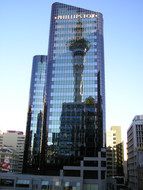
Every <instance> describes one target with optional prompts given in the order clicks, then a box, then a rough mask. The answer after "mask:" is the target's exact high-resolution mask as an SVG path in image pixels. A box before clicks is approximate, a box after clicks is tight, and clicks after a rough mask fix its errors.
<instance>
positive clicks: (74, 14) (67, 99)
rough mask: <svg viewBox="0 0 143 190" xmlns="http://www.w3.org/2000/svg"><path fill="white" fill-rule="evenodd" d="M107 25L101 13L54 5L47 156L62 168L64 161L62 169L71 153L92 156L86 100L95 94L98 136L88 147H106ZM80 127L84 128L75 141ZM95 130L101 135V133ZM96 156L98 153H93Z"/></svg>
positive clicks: (94, 123)
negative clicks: (105, 82) (105, 37)
mask: <svg viewBox="0 0 143 190" xmlns="http://www.w3.org/2000/svg"><path fill="white" fill-rule="evenodd" d="M102 27H103V18H102V14H101V13H98V12H93V11H89V10H85V9H81V8H77V7H74V6H69V5H65V4H61V3H54V4H53V6H52V14H51V26H50V38H49V51H48V68H47V79H46V80H47V82H46V95H47V96H46V104H47V105H46V106H47V117H46V126H47V131H48V133H47V142H46V143H47V152H48V153H47V155H46V156H47V162H48V163H49V165H50V164H51V163H52V164H55V165H56V168H57V165H59V167H60V169H61V168H62V167H63V165H64V164H65V165H66V164H67V163H66V162H65V163H63V165H62V163H61V159H62V157H63V156H67V160H68V164H69V158H68V155H70V156H73V157H74V156H75V155H76V156H79V157H80V160H82V157H84V156H86V153H85V152H86V151H85V150H86V147H85V142H86V140H87V139H86V138H85V131H84V135H83V137H81V136H82V135H81V131H82V130H81V128H82V127H84V128H86V129H89V123H88V122H85V121H84V122H83V120H86V119H87V118H86V117H85V115H86V111H85V110H86V108H87V106H86V103H85V102H86V100H87V99H88V98H89V97H91V98H92V99H93V100H94V106H93V107H92V108H91V110H92V109H93V110H94V111H93V116H91V118H92V117H93V118H94V119H93V123H92V125H93V126H94V127H93V129H91V130H92V132H93V133H94V137H93V138H90V141H91V142H88V143H87V145H89V144H94V148H93V150H95V149H96V147H98V149H97V150H99V149H100V148H101V147H104V146H105V89H104V52H103V28H102ZM67 108H68V109H67ZM66 110H68V111H67V112H66ZM79 110H80V111H79ZM97 110H98V111H97ZM91 115H92V114H91ZM90 127H91V126H90ZM97 129H98V130H97ZM80 130H81V131H80ZM75 131H80V132H78V134H77V137H75V139H74V140H73V136H75V134H76V133H75ZM89 131H90V130H89ZM95 131H96V133H97V134H98V135H95ZM72 133H73V135H72ZM89 133H90V132H89ZM86 134H87V133H86ZM79 136H80V137H79ZM99 137H100V139H99ZM82 138H84V140H82ZM64 139H67V140H64ZM83 141H84V142H83ZM97 141H98V142H99V144H100V145H99V144H97ZM81 142H83V144H84V147H85V149H84V151H83V150H81V149H82V148H81V147H82V145H81V144H82V143H81ZM76 149H78V151H77V152H76ZM82 151H83V152H84V153H83V152H82ZM75 152H76V153H75ZM81 152H82V153H81ZM95 154H96V153H95V151H94V152H93V153H92V155H91V156H94V155H95ZM76 156H75V157H76ZM62 160H63V159H62Z"/></svg>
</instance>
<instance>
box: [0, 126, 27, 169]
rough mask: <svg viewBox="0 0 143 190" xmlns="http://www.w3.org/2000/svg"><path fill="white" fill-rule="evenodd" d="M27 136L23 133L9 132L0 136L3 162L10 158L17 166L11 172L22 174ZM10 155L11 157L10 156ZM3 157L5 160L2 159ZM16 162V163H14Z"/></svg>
mask: <svg viewBox="0 0 143 190" xmlns="http://www.w3.org/2000/svg"><path fill="white" fill-rule="evenodd" d="M24 141H25V135H24V134H23V132H22V131H12V130H9V131H7V132H5V133H2V134H0V148H1V154H2V155H3V156H2V155H1V160H2V162H3V161H4V158H6V157H10V158H11V159H10V160H13V161H12V162H13V163H12V165H15V166H14V167H13V169H12V168H11V169H12V170H11V171H15V172H22V165H23V152H24ZM8 155H9V156H8ZM2 157H3V158H2ZM14 162H15V163H14Z"/></svg>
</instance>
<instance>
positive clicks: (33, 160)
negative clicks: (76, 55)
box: [23, 55, 47, 172]
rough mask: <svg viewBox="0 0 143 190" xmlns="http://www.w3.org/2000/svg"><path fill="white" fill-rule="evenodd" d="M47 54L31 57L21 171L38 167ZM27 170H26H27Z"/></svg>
mask: <svg viewBox="0 0 143 190" xmlns="http://www.w3.org/2000/svg"><path fill="white" fill-rule="evenodd" d="M46 65H47V56H45V55H36V56H34V57H33V65H32V73H31V84H30V94H29V105H28V115H27V125H26V138H25V148H24V160H23V172H30V171H33V170H34V169H35V170H37V168H39V161H40V152H41V138H42V131H43V128H42V124H43V123H42V121H43V116H42V115H43V106H44V103H43V96H44V88H45V75H46ZM27 170H28V171H27Z"/></svg>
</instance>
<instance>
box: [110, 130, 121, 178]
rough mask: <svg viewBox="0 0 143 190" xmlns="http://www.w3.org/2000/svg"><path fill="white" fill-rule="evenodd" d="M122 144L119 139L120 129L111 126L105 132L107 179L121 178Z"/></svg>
mask: <svg viewBox="0 0 143 190" xmlns="http://www.w3.org/2000/svg"><path fill="white" fill-rule="evenodd" d="M123 161H124V153H123V142H122V139H121V127H120V126H112V127H111V130H110V131H107V177H109V176H123V175H124V172H123Z"/></svg>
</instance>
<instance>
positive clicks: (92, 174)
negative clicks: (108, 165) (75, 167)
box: [83, 170, 98, 179]
mask: <svg viewBox="0 0 143 190" xmlns="http://www.w3.org/2000/svg"><path fill="white" fill-rule="evenodd" d="M83 178H84V179H98V171H91V170H84V172H83Z"/></svg>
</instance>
